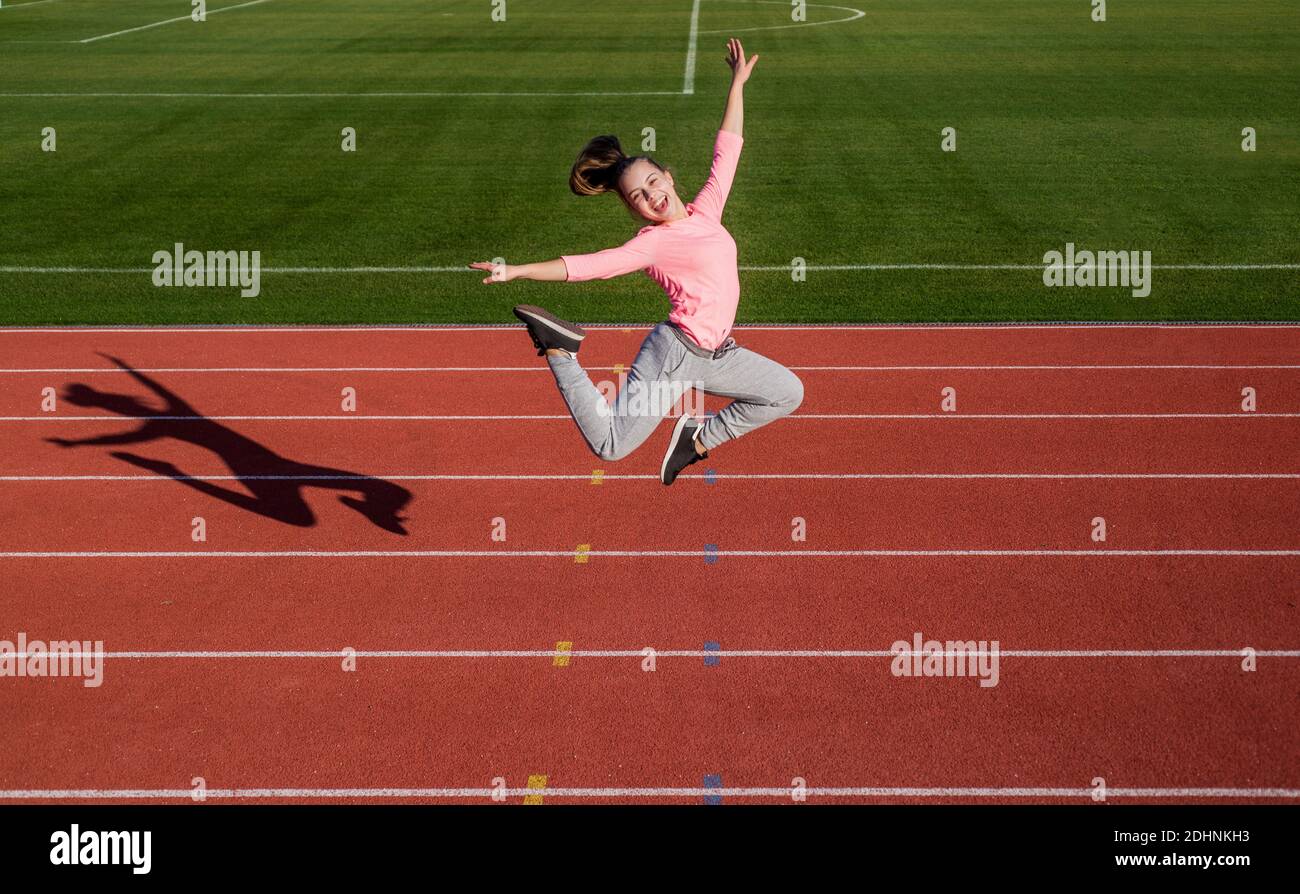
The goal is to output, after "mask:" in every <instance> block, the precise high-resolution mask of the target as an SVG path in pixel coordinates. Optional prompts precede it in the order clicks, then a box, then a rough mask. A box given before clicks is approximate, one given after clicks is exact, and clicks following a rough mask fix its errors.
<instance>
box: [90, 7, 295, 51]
mask: <svg viewBox="0 0 1300 894" xmlns="http://www.w3.org/2000/svg"><path fill="white" fill-rule="evenodd" d="M269 2H270V0H248V2H247V3H237V4H235V5H234V6H223V7H221V8H220V9H209V10H208V15H210V16H213V15H216V14H217V13H219V12H228V11H229V10H232V9H243V8H244V7H245V6H257V5H258V4H259V3H269ZM189 18H190V17H189V15H188V14H186V15H183V16H177V17H176V18H174V19H163V20H162V21H161V22H152V23H150V24H148V25H140V26H139V27H137V28H127V29H125V30H123V31H114V32H113V33H112V34H98V35H96V36H95V37H87V38H86V39H85V40H79V41H77V43H94V42H95V41H97V40H107V39H108V38H110V37H117V36H118V35H121V34H131V33H132V32H135V31H147V30H148V29H150V28H157V27H158V26H160V25H170V24H171V23H172V22H183V21H187V20H189Z"/></svg>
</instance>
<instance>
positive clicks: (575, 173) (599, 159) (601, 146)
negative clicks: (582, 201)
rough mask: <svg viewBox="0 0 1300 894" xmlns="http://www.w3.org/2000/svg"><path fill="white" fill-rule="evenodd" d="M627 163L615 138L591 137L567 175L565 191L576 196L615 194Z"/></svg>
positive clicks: (606, 135)
mask: <svg viewBox="0 0 1300 894" xmlns="http://www.w3.org/2000/svg"><path fill="white" fill-rule="evenodd" d="M630 161H632V159H630V158H628V157H627V155H626V154H624V152H623V146H622V145H621V144H620V143H619V141H618V137H616V136H614V135H613V134H603V135H601V136H598V137H592V138H591V140H589V141H588V142H587V145H586V146H585V147H583V150H582V152H581V153H579V155H578V160H577V161H575V162H574V163H573V170H572V171H570V172H569V189H571V190H573V193H574V195H579V196H598V195H600V194H601V193H603V192H610V191H617V190H618V178H619V177H620V176H621V175H622V173H623V171H624V169H625V168H626V167H627V165H628V163H629V162H630Z"/></svg>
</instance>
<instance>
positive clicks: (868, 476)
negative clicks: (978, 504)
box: [0, 472, 1300, 482]
mask: <svg viewBox="0 0 1300 894" xmlns="http://www.w3.org/2000/svg"><path fill="white" fill-rule="evenodd" d="M678 477H679V478H687V479H692V478H693V479H700V480H703V479H705V478H707V477H710V476H707V475H705V474H703V473H698V472H692V473H685V474H682V475H679V476H678ZM711 477H713V478H715V479H724V478H727V479H735V480H759V481H761V480H786V479H790V480H810V481H931V480H933V481H974V480H1010V481H1075V480H1078V481H1125V480H1140V481H1160V480H1170V481H1179V480H1188V481H1192V480H1208V481H1217V480H1226V481H1237V480H1259V481H1275V480H1282V481H1290V480H1297V479H1300V473H1298V472H1079V473H1069V472H1065V473H1054V472H1041V473H1021V472H969V473H964V472H935V473H930V472H843V473H841V472H773V473H770V474H769V473H763V472H753V473H751V472H733V473H717V474H714V475H713V476H711ZM376 478H380V479H383V480H385V481H590V480H591V475H590V474H587V475H572V474H569V475H564V474H555V475H542V474H537V475H487V474H484V475H418V474H410V475H408V474H400V475H381V474H374V475H152V474H144V473H141V474H138V475H0V482H2V481H14V482H17V481H140V482H145V481H372V480H374V479H376ZM601 480H602V481H611V480H614V481H620V480H621V481H658V480H659V476H658V475H619V474H610V473H605V474H604V475H602V476H601Z"/></svg>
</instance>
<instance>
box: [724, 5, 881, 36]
mask: <svg viewBox="0 0 1300 894" xmlns="http://www.w3.org/2000/svg"><path fill="white" fill-rule="evenodd" d="M715 2H716V0H715ZM730 2H751V3H770V4H773V5H776V6H784V7H786V8H787V9H788V8H789V7H790V4H789V3H788V2H786V0H730ZM808 6H810V7H814V8H818V9H838V10H840V11H841V12H851V13H854V15H851V16H847V17H845V18H842V19H828V20H827V21H824V22H795V23H794V24H791V25H761V26H758V27H755V28H722V29H719V30H715V31H701V32H700V33H701V34H743V33H745V32H748V31H781V30H784V29H786V28H813V27H816V26H817V25H839V24H841V23H843V22H852V21H854V20H856V19H860V18H862V17H863V16H865V15H866V13H865V12H863V11H862V10H860V9H854V8H853V7H851V6H831V5H829V4H827V3H809V4H808Z"/></svg>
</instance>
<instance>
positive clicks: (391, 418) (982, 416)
mask: <svg viewBox="0 0 1300 894" xmlns="http://www.w3.org/2000/svg"><path fill="white" fill-rule="evenodd" d="M705 415H706V416H710V417H711V416H713V415H714V414H712V413H709V414H705ZM572 418H573V417H571V416H567V415H561V414H554V415H548V414H531V415H530V414H522V413H521V414H503V415H498V416H491V415H450V414H449V415H441V416H437V415H374V416H357V415H349V414H338V415H334V416H152V415H149V416H138V415H125V414H121V415H119V414H113V415H109V414H107V413H106V414H103V415H100V416H0V423H3V422H110V423H116V422H129V421H132V420H136V421H139V420H145V421H155V422H515V421H520V420H535V421H549V420H556V419H572ZM1295 418H1300V413H1241V412H1238V413H792V414H791V415H789V416H784V417H782V419H783V420H785V421H791V420H805V419H816V420H827V419H860V420H863V421H869V420H882V421H900V420H905V421H928V420H939V419H945V420H955V419H960V420H966V421H977V420H986V419H1015V420H1026V421H1029V420H1044V419H1295Z"/></svg>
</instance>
